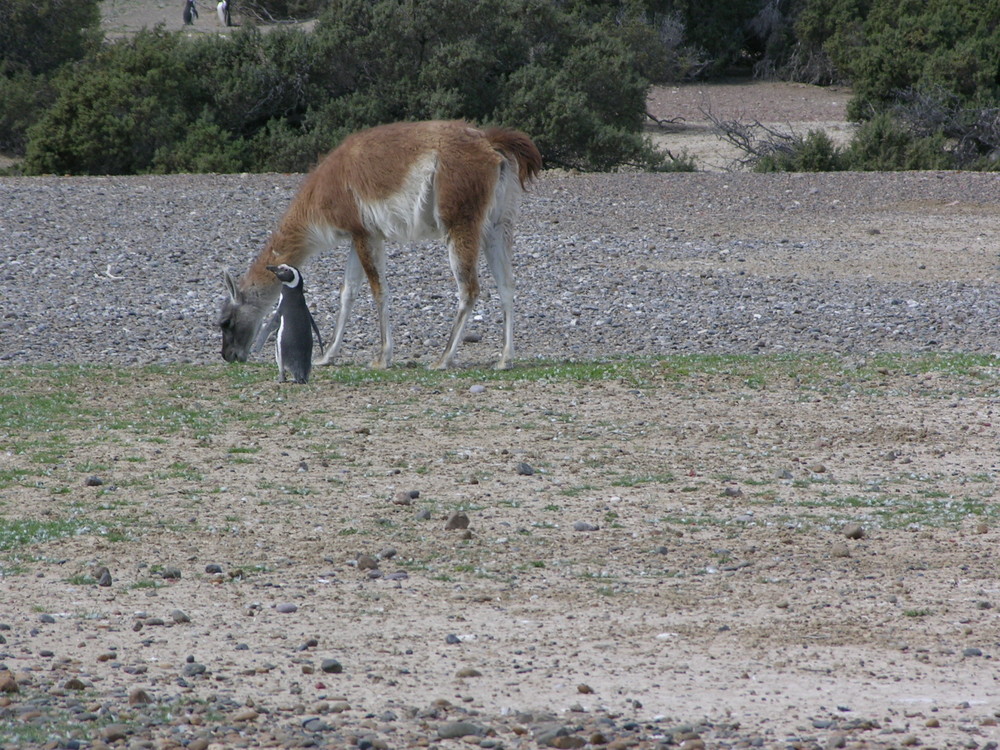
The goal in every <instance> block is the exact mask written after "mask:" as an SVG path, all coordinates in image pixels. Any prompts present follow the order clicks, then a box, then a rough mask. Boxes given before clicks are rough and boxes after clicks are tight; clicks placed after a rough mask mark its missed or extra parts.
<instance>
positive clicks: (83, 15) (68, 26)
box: [0, 0, 102, 75]
mask: <svg viewBox="0 0 1000 750" xmlns="http://www.w3.org/2000/svg"><path fill="white" fill-rule="evenodd" d="M100 24H101V15H100V10H99V0H3V2H0V73H3V72H4V70H3V69H5V70H6V71H7V72H8V73H10V72H15V71H25V70H26V71H28V72H30V73H32V74H35V75H37V74H39V73H47V72H49V71H52V70H55V69H56V68H58V67H59V66H61V65H62V64H63V63H65V62H67V61H71V60H79V59H81V58H83V57H84V56H86V55H87V54H89V53H91V52H93V51H94V50H95V49H97V46H98V45H99V44H100V41H101V37H102V32H101V28H100Z"/></svg>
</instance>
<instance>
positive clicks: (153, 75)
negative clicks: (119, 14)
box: [25, 0, 686, 174]
mask: <svg viewBox="0 0 1000 750" xmlns="http://www.w3.org/2000/svg"><path fill="white" fill-rule="evenodd" d="M327 6H328V7H327V10H326V12H324V13H323V15H322V16H321V17H320V19H319V20H318V22H317V25H316V29H315V31H314V32H312V33H305V32H302V31H299V30H287V29H273V30H270V31H268V32H267V33H263V32H260V31H259V30H257V29H256V28H254V27H246V28H240V29H238V30H236V31H235V32H234V33H233V34H231V35H229V36H228V37H226V38H217V37H210V36H200V37H197V38H194V39H188V38H186V37H183V36H181V35H179V34H169V33H166V32H165V31H163V30H162V29H155V30H153V31H144V32H142V33H140V34H138V35H136V36H135V37H134V38H132V39H128V40H121V41H117V42H114V43H109V44H107V45H105V47H104V48H103V49H102V50H101V51H100V52H99V53H97V54H95V55H93V56H91V57H90V58H88V59H87V60H86V61H85V62H83V63H81V64H78V65H76V66H74V67H73V68H71V69H68V70H65V71H63V72H62V73H60V74H59V75H57V76H56V77H55V78H54V80H53V84H52V86H53V91H54V103H53V104H52V106H51V107H49V108H48V109H47V110H46V111H45V112H44V114H43V115H42V116H41V118H40V119H39V120H38V122H37V123H36V124H35V125H34V126H33V127H32V128H31V130H30V131H29V135H30V142H29V144H28V148H27V160H26V163H25V169H26V171H28V172H29V173H33V174H38V173H46V172H48V173H75V174H102V173H141V172H151V171H152V172H164V171H177V170H181V171H190V170H210V171H236V170H274V169H277V170H290V169H296V170H298V169H305V168H308V166H309V165H311V164H312V163H314V162H315V160H316V159H317V157H318V156H319V155H321V154H322V153H323V152H325V151H326V150H328V149H329V148H330V147H331V146H333V145H335V144H336V143H337V142H338V141H339V140H340V139H341V138H342V137H343V136H344V135H345V134H347V133H348V132H351V131H353V130H357V129H360V128H363V127H368V126H371V125H375V124H378V123H382V122H389V121H394V120H418V119H433V118H467V119H470V120H473V121H476V122H479V123H482V124H501V125H509V126H514V127H518V128H521V129H523V130H525V131H527V132H528V133H529V134H531V135H532V136H534V137H536V138H537V140H538V144H539V147H540V148H541V150H542V152H543V156H544V158H545V159H546V161H547V163H548V164H550V165H552V166H565V167H574V168H578V169H587V170H593V169H613V168H616V167H619V166H631V167H640V168H660V167H661V166H662V165H663V159H662V156H661V155H660V154H659V153H657V152H656V151H655V150H654V149H653V148H652V146H651V145H650V142H649V141H648V139H647V138H645V137H644V136H643V135H642V127H643V124H644V117H645V104H646V95H647V92H648V89H649V83H648V81H647V80H646V79H645V78H644V77H642V76H641V75H640V74H639V73H638V72H637V69H638V67H639V65H638V62H637V59H636V56H635V53H634V51H633V50H632V49H631V48H630V46H629V45H628V44H626V43H625V42H624V41H623V37H621V36H619V35H616V34H608V33H605V31H606V29H605V28H604V27H594V26H591V25H587V24H584V23H583V22H582V21H581V20H580V18H579V17H578V16H576V15H573V14H570V13H566V12H564V11H562V10H560V8H559V6H558V5H556V4H554V3H552V2H549V0H500V1H497V0H424V2H421V3H400V2H398V1H397V0H376V1H375V2H372V0H330V2H329V3H327ZM685 164H686V163H685ZM672 166H674V167H677V166H678V164H674V165H672Z"/></svg>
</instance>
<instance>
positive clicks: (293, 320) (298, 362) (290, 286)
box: [257, 263, 323, 383]
mask: <svg viewBox="0 0 1000 750" xmlns="http://www.w3.org/2000/svg"><path fill="white" fill-rule="evenodd" d="M267 270H268V271H270V272H271V273H273V274H274V275H275V276H277V277H278V280H279V281H281V298H280V299H279V300H278V309H277V311H276V312H275V313H274V317H273V318H272V319H271V322H270V323H269V324H268V325H267V327H266V328H265V329H264V330H262V331H261V333H260V334H259V336H258V338H257V348H259V347H260V346H262V345H263V343H264V340H265V339H266V338H267V337H268V336H269V335H270V333H271V331H273V330H274V329H277V331H278V335H277V337H276V338H275V343H274V355H275V358H276V359H277V360H278V382H279V383H284V382H285V373H288V374H289V375H291V376H292V380H294V381H295V382H296V383H307V382H309V372H310V370H312V349H313V340H312V335H313V331H315V332H316V338H317V339H318V340H319V348H320V351H321V352H322V351H323V337H322V336H320V333H319V328H318V327H317V325H316V321H315V320H313V316H312V313H310V312H309V308H308V307H307V306H306V296H305V289H304V288H303V284H302V273H301V272H300V271H299V269H297V268H296V267H295V266H289V265H287V264H285V263H282V264H281V265H280V266H268V267H267Z"/></svg>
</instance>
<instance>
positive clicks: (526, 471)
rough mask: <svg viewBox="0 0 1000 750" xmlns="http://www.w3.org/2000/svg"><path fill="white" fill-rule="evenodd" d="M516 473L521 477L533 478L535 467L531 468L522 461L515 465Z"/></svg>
mask: <svg viewBox="0 0 1000 750" xmlns="http://www.w3.org/2000/svg"><path fill="white" fill-rule="evenodd" d="M517 473H518V474H520V475H521V476H522V477H530V476H534V474H535V467H534V466H532V465H531V464H527V463H525V462H524V461H521V462H520V463H519V464H518V465H517Z"/></svg>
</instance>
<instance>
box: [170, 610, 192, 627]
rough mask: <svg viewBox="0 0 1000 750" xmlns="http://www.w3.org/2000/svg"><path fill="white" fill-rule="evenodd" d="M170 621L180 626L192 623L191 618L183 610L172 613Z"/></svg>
mask: <svg viewBox="0 0 1000 750" xmlns="http://www.w3.org/2000/svg"><path fill="white" fill-rule="evenodd" d="M170 619H171V620H173V621H174V622H175V623H177V624H178V625H181V624H183V623H186V622H191V618H190V617H188V616H187V615H186V614H185V613H184V611H183V610H180V609H175V610H172V611H171V612H170Z"/></svg>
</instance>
